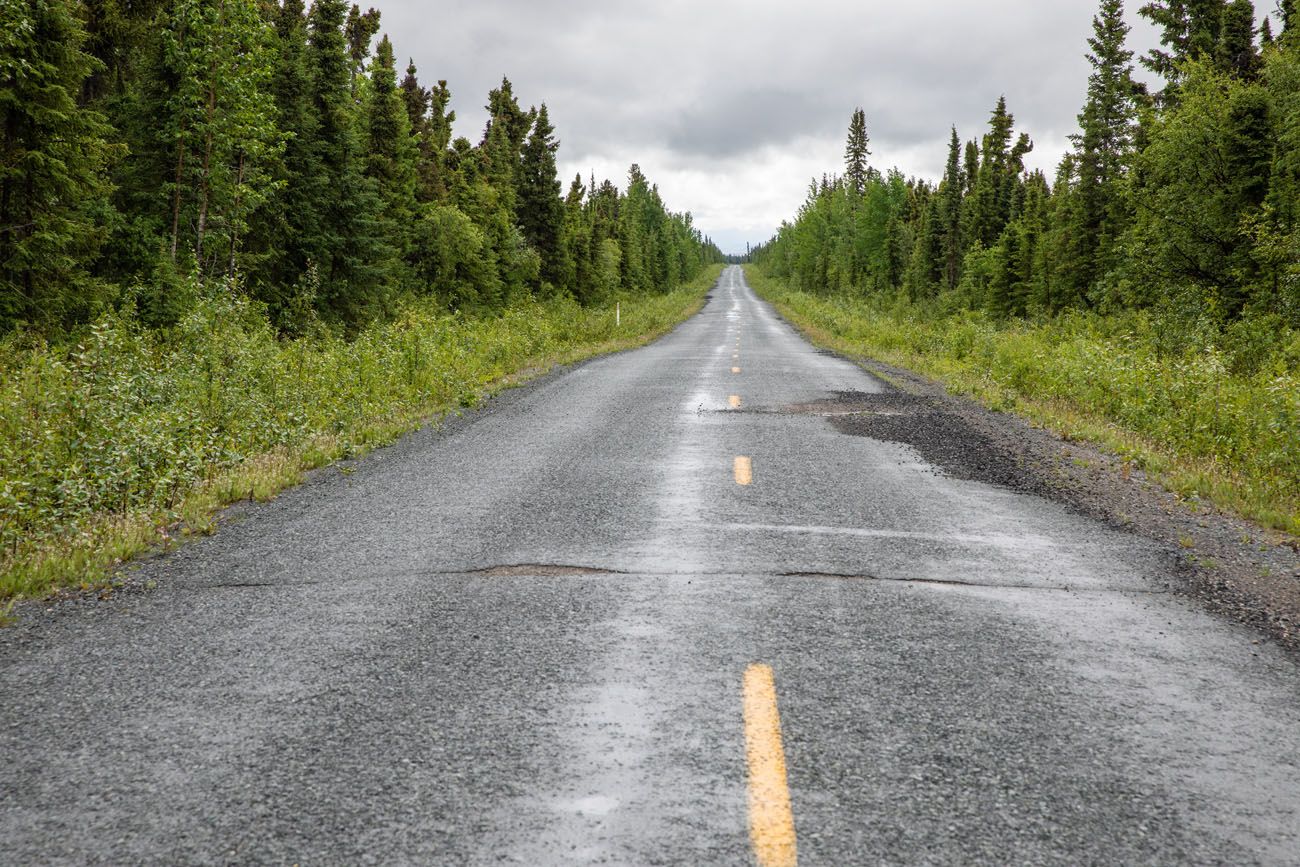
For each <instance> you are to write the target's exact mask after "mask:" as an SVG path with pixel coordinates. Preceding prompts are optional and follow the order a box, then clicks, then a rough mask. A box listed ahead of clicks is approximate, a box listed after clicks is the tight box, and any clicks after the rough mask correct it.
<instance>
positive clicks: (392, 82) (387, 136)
mask: <svg viewBox="0 0 1300 867" xmlns="http://www.w3.org/2000/svg"><path fill="white" fill-rule="evenodd" d="M368 97H369V106H368V109H369V110H368V112H367V124H366V126H367V148H366V176H367V177H368V178H370V179H371V180H373V181H374V182H375V185H376V187H377V189H378V191H379V197H380V200H381V203H382V206H381V210H380V213H379V214H378V218H379V220H380V222H381V226H380V232H381V233H382V235H383V237H384V238H385V239H386V240H387V245H388V246H390V247H392V248H393V249H394V250H395V251H396V253H397V254H398V256H399V257H405V255H406V254H407V252H408V251H409V247H410V244H411V232H412V230H413V227H414V225H415V220H416V216H417V211H418V208H417V205H416V183H417V178H416V142H415V140H414V139H412V137H411V122H410V117H409V114H408V106H407V103H406V101H405V100H404V99H403V94H402V92H401V91H400V90H398V87H397V70H396V69H395V67H394V59H393V44H392V43H391V42H389V40H388V36H387V35H385V36H384V37H383V39H381V40H380V41H379V45H378V47H377V48H376V50H375V59H374V61H373V62H372V63H371V66H370V88H369V94H368ZM391 267H392V269H393V274H394V276H395V278H396V283H397V284H398V285H404V284H406V282H407V278H406V274H405V269H404V268H403V267H402V266H401V265H400V263H399V262H394V263H392V265H391Z"/></svg>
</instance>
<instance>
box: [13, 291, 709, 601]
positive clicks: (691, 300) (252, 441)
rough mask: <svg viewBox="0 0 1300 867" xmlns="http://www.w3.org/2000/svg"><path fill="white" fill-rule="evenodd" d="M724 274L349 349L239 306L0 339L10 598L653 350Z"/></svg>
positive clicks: (223, 294) (419, 318) (94, 570)
mask: <svg viewBox="0 0 1300 867" xmlns="http://www.w3.org/2000/svg"><path fill="white" fill-rule="evenodd" d="M718 273H719V268H717V267H714V268H710V269H708V270H707V271H706V272H705V273H703V274H701V276H700V277H699V278H698V279H696V280H695V281H693V282H692V283H690V284H689V285H687V286H684V287H682V288H680V289H679V290H677V291H675V292H672V293H670V294H667V295H662V296H654V297H637V298H632V299H625V300H624V301H623V302H622V324H621V326H618V327H616V326H615V322H614V311H613V309H612V306H611V307H610V308H608V309H584V308H582V307H580V306H579V305H577V304H576V303H574V302H572V301H567V300H554V301H546V302H532V303H528V304H524V305H520V306H516V307H513V308H511V309H509V310H506V311H505V312H504V313H501V314H500V315H493V316H484V317H481V318H475V317H468V316H461V315H448V314H446V313H445V312H441V311H439V310H437V309H435V308H433V307H419V306H417V307H412V308H410V309H407V310H406V311H405V312H404V313H403V314H402V315H401V316H400V318H398V319H396V320H394V321H391V322H386V323H383V324H378V325H375V326H373V327H371V328H369V329H367V330H366V331H364V332H362V333H361V334H360V335H359V336H357V337H356V338H355V339H353V340H351V341H347V340H343V339H342V338H339V337H336V336H332V335H329V334H322V335H319V336H315V337H312V338H302V339H297V340H287V341H286V340H281V339H278V338H277V336H276V335H275V334H274V332H273V331H272V329H271V327H270V326H269V325H268V324H267V321H266V319H265V317H264V316H263V315H261V313H260V312H259V311H257V310H256V309H254V308H253V307H252V306H251V305H250V304H249V303H248V302H246V301H245V300H243V299H242V298H241V297H240V296H239V295H238V294H237V293H232V292H230V291H229V290H228V289H225V288H215V289H213V290H210V292H209V294H207V295H206V296H205V297H204V298H203V300H202V301H201V302H200V303H199V304H197V305H196V306H195V308H194V309H193V310H192V311H191V312H190V313H189V314H188V315H187V316H186V317H185V319H184V320H182V321H181V322H180V323H179V324H178V325H177V326H176V327H174V328H172V329H169V330H167V331H164V332H159V331H153V330H150V329H148V328H145V327H143V326H141V325H140V324H139V323H138V321H136V320H135V319H134V318H133V317H132V316H130V315H129V314H125V315H124V314H109V315H106V316H104V317H103V318H101V319H100V320H99V321H97V322H96V323H94V324H93V326H91V327H90V328H89V329H88V330H87V331H86V332H85V333H84V334H83V335H82V336H81V338H80V339H79V340H77V341H76V342H74V343H73V344H71V345H66V346H50V345H45V344H39V343H38V344H36V345H30V344H24V343H23V341H22V338H20V337H10V338H8V339H7V340H5V341H0V599H5V598H12V597H16V596H33V595H41V594H44V593H47V592H49V591H50V590H51V589H52V588H56V587H59V586H66V585H69V584H73V585H76V584H82V585H86V584H92V583H96V582H99V581H100V580H102V579H103V578H104V576H105V575H106V573H107V570H109V569H111V567H113V566H114V565H115V564H116V563H118V562H120V561H121V560H123V559H125V558H128V557H130V556H132V555H134V554H137V553H139V552H141V551H143V550H145V549H147V548H149V547H151V546H153V545H156V544H158V543H159V542H164V543H165V542H167V541H168V540H170V539H171V538H173V537H174V536H175V535H176V534H177V533H178V532H188V531H192V530H195V529H198V530H203V529H207V528H209V527H211V526H212V524H211V519H212V515H213V513H214V511H215V510H216V509H217V508H219V507H220V506H222V505H225V504H228V503H230V502H232V501H234V500H237V499H240V498H247V497H262V498H264V497H268V496H271V495H272V494H274V493H275V492H276V491H278V490H280V489H282V488H284V487H285V486H287V485H290V484H293V483H295V482H296V481H298V480H300V479H301V477H302V473H303V471H304V470H306V469H309V468H312V467H317V466H321V465H323V464H325V463H328V462H330V461H332V460H335V459H338V458H341V457H347V456H350V455H353V454H357V453H359V452H360V451H363V450H365V449H367V448H369V447H372V446H375V445H377V444H382V443H387V442H390V441H392V440H393V439H395V438H396V437H397V436H400V435H401V434H402V433H404V432H407V431H409V430H411V429H413V428H415V427H417V426H418V425H419V424H420V423H421V422H422V421H423V420H425V419H427V418H429V417H430V416H435V415H438V414H440V413H444V412H447V411H449V410H453V409H455V408H457V407H462V406H471V405H473V404H475V403H477V402H479V401H480V400H482V399H483V397H484V396H485V395H486V394H488V393H490V392H491V391H492V390H493V389H495V388H500V387H502V386H504V385H507V384H510V383H512V382H516V381H519V380H520V379H521V378H527V377H528V376H529V375H532V374H534V373H537V372H540V371H541V370H543V369H545V368H548V367H550V366H551V365H553V364H556V363H567V362H570V361H575V360H578V359H580V358H584V357H588V356H591V355H594V354H598V353H602V352H609V351H614V350H617V349H622V348H626V347H630V346H634V345H638V344H640V343H644V342H646V341H648V340H650V339H653V338H654V337H657V336H659V335H661V334H663V333H665V332H666V331H667V330H669V329H670V328H672V327H673V326H674V325H676V324H677V323H678V322H680V321H681V320H683V319H684V318H686V317H687V316H689V315H690V314H691V313H693V312H694V311H695V310H697V309H698V308H699V306H700V304H701V302H702V298H703V295H704V292H705V290H706V289H707V288H708V287H709V286H710V285H712V283H713V282H714V281H715V280H716V279H717V276H718Z"/></svg>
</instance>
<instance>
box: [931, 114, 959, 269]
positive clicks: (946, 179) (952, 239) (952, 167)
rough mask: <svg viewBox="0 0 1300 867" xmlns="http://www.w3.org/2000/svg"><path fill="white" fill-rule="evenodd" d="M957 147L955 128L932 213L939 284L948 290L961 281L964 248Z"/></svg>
mask: <svg viewBox="0 0 1300 867" xmlns="http://www.w3.org/2000/svg"><path fill="white" fill-rule="evenodd" d="M960 148H961V144H960V142H959V140H958V138H957V128H956V127H953V128H952V138H951V139H950V140H949V142H948V165H947V167H946V168H945V169H944V173H943V181H941V182H940V184H939V192H938V195H937V196H936V197H935V200H936V211H935V215H934V216H935V220H936V222H937V225H935V226H934V230H933V231H934V232H935V233H936V234H937V235H938V238H939V244H940V249H941V250H942V255H941V263H942V270H943V282H944V285H945V286H946V287H947V288H949V289H954V288H956V286H957V281H958V280H959V279H961V260H962V257H963V256H964V255H965V251H966V245H965V242H964V239H963V238H962V199H963V193H964V192H965V187H966V178H965V172H964V171H963V170H962V167H961V164H960V162H959V159H960Z"/></svg>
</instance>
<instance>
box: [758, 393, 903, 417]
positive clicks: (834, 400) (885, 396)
mask: <svg viewBox="0 0 1300 867" xmlns="http://www.w3.org/2000/svg"><path fill="white" fill-rule="evenodd" d="M833 395H834V396H833V397H828V398H823V399H822V400H814V401H810V402H808V403H792V404H789V405H787V406H783V407H781V408H780V409H778V410H777V412H781V413H787V414H791V415H817V416H823V417H825V418H836V417H841V416H902V415H911V414H913V413H914V412H916V410H917V408H918V401H917V399H916V398H915V397H913V396H912V395H908V394H898V393H896V392H882V393H880V394H869V393H867V392H865V391H837V392H833Z"/></svg>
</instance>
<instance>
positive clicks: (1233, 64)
mask: <svg viewBox="0 0 1300 867" xmlns="http://www.w3.org/2000/svg"><path fill="white" fill-rule="evenodd" d="M1265 20H1266V21H1267V20H1268V19H1267V18H1266V19H1265ZM1216 57H1217V60H1218V64H1219V68H1220V69H1222V70H1224V71H1225V72H1229V73H1232V74H1233V75H1236V76H1239V77H1240V78H1244V79H1253V78H1255V76H1256V74H1257V73H1258V71H1259V55H1258V54H1256V52H1255V6H1254V4H1252V3H1251V0H1232V2H1230V3H1229V4H1228V6H1227V7H1226V8H1225V9H1224V11H1223V30H1222V35H1221V37H1220V39H1219V50H1218V53H1217V55H1216Z"/></svg>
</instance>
